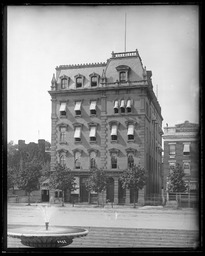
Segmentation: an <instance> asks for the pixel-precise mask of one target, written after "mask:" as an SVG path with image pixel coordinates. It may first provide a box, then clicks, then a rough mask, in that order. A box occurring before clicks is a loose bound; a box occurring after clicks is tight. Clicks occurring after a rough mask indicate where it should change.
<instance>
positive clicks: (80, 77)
mask: <svg viewBox="0 0 205 256" xmlns="http://www.w3.org/2000/svg"><path fill="white" fill-rule="evenodd" d="M83 82H84V76H83V75H81V74H77V75H76V76H75V86H76V88H82V87H83Z"/></svg>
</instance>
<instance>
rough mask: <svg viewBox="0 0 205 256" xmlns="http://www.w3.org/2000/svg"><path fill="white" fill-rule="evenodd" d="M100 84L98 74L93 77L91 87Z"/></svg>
mask: <svg viewBox="0 0 205 256" xmlns="http://www.w3.org/2000/svg"><path fill="white" fill-rule="evenodd" d="M97 85H98V78H97V76H92V77H91V87H95V86H97Z"/></svg>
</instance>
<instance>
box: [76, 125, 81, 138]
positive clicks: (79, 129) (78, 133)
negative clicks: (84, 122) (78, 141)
mask: <svg viewBox="0 0 205 256" xmlns="http://www.w3.org/2000/svg"><path fill="white" fill-rule="evenodd" d="M80 133H81V127H76V128H75V133H74V138H80Z"/></svg>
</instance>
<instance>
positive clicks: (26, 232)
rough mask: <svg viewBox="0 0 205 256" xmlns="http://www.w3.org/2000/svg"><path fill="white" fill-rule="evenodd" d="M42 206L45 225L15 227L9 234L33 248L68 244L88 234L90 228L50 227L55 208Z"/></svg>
mask: <svg viewBox="0 0 205 256" xmlns="http://www.w3.org/2000/svg"><path fill="white" fill-rule="evenodd" d="M40 208H41V210H42V212H43V214H44V221H45V226H32V225H30V226H20V227H15V228H12V229H10V231H9V232H8V236H10V237H14V238H18V239H20V240H21V243H22V244H23V245H26V246H30V247H33V248H54V247H63V246H67V245H69V244H71V243H72V242H73V239H74V238H77V237H83V236H86V235H87V234H88V230H86V229H82V228H71V227H61V226H53V227H49V219H50V217H51V213H53V212H52V211H51V210H53V209H52V208H49V207H48V206H43V207H42V206H40ZM49 209H50V210H49Z"/></svg>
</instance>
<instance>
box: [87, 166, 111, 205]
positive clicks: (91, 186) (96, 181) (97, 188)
mask: <svg viewBox="0 0 205 256" xmlns="http://www.w3.org/2000/svg"><path fill="white" fill-rule="evenodd" d="M106 185H107V176H106V173H105V171H104V170H103V169H98V168H97V167H94V168H92V169H91V174H90V176H89V178H88V179H87V182H86V188H87V190H88V191H89V192H91V191H94V192H96V193H97V195H98V205H99V204H100V202H99V196H100V193H101V192H103V191H104V190H105V188H106Z"/></svg>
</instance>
